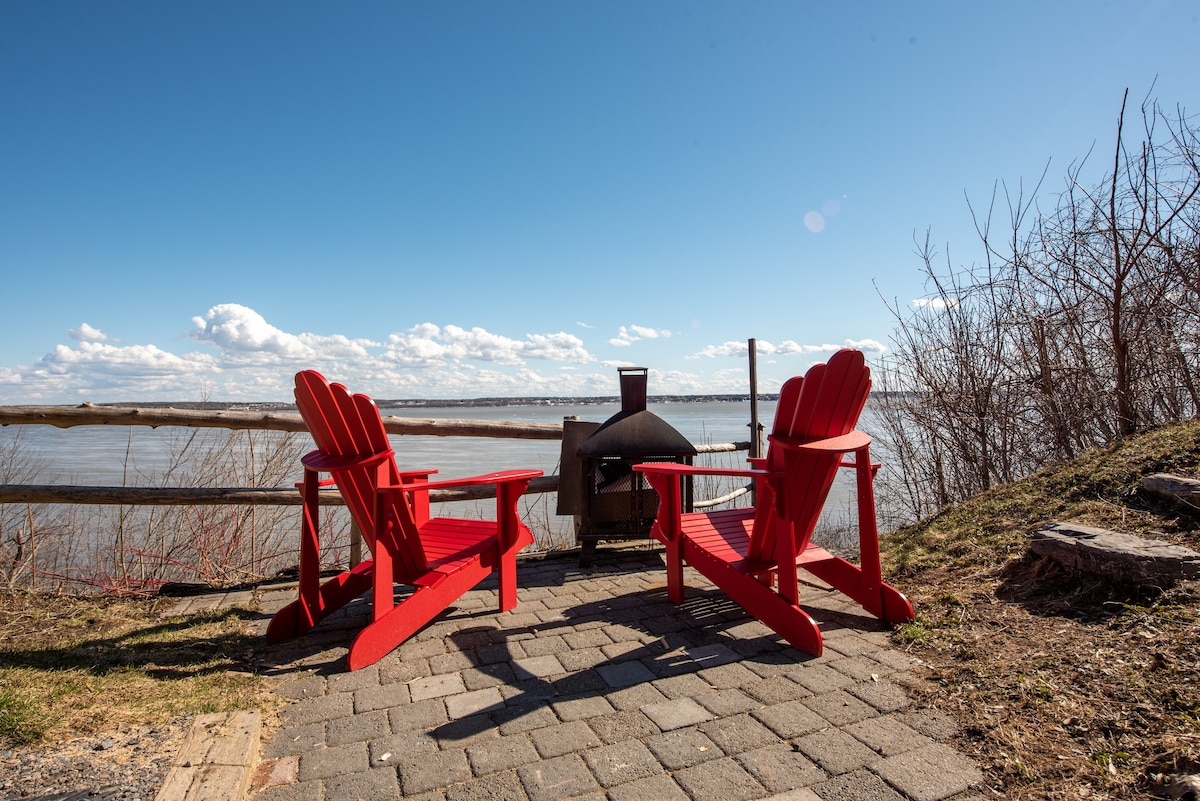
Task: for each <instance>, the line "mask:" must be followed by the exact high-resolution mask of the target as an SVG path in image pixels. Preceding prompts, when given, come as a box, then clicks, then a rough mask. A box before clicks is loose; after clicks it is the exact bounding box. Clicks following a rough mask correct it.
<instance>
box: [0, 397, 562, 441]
mask: <svg viewBox="0 0 1200 801" xmlns="http://www.w3.org/2000/svg"><path fill="white" fill-rule="evenodd" d="M38 424H40V425H50V426H55V427H57V428H71V427H73V426H95V425H107V426H150V427H152V428H158V427H159V426H182V427H188V428H226V429H231V430H235V431H245V430H259V431H295V432H301V433H307V432H308V428H307V427H306V426H305V425H304V420H303V419H302V418H301V417H300V415H299V413H297V412H240V411H208V410H203V409H170V408H168V409H140V408H127V407H116V406H92V405H91V404H84V405H83V406H0V425H2V426H7V425H38ZM383 427H384V428H385V429H387V432H388V433H389V434H409V435H413V436H432V437H495V438H498V439H562V431H563V427H562V423H511V422H505V421H492V420H432V419H423V418H414V417H397V416H395V415H387V416H385V417H384V418H383Z"/></svg>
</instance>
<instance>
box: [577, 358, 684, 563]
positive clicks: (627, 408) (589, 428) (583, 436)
mask: <svg viewBox="0 0 1200 801" xmlns="http://www.w3.org/2000/svg"><path fill="white" fill-rule="evenodd" d="M617 372H618V374H619V376H620V381H621V411H620V412H618V413H617V414H615V415H613V416H612V417H610V418H609V419H608V420H607V421H605V422H604V423H600V424H597V423H588V422H579V421H575V420H565V421H564V422H563V449H562V462H561V466H560V470H559V480H560V485H559V496H558V513H559V514H573V515H575V519H576V533H575V539H576V542H577V543H578V544H580V545H581V546H582V548H581V552H580V557H579V563H580V565H581V566H586V565H587V564H589V562H590V561H591V558H592V555H593V554H594V552H595V549H596V543H598V542H601V541H617V540H630V539H642V538H646V537H648V536H650V527H651V525H652V524H653V523H654V515H655V514H656V513H657V511H658V494H657V493H656V492H655V491H654V490H653V489H652V488H651V487H650V485H649V484H647V483H646V479H645V477H644V476H642V474H641V473H638V472H636V471H634V469H633V466H634V465H635V464H639V463H641V462H676V463H678V464H691V463H692V458H693V457H694V456H695V455H696V448H695V447H694V446H693V445H692V443H690V442H688V440H687V438H686V437H684V436H683V435H682V434H680V433H679V432H678V431H677V430H675V428H673V427H672V426H671V425H669V424H668V423H667V422H666V421H665V420H663V419H662V418H661V417H659V416H658V415H656V414H654V413H653V412H650V411H647V409H646V387H647V374H648V372H649V371H648V370H647V369H646V368H644V367H622V368H618V371H617ZM683 502H684V505H685V507H686V511H691V505H692V485H691V480H690V478H689V479H688V480H687V482H686V484H685V487H684V499H683Z"/></svg>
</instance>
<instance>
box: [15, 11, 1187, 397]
mask: <svg viewBox="0 0 1200 801" xmlns="http://www.w3.org/2000/svg"><path fill="white" fill-rule="evenodd" d="M1197 41H1200V5H1198V4H1197V3H1196V2H1194V0H1187V1H1186V2H1185V1H1184V0H1149V2H1145V3H1141V4H1137V5H1131V4H1129V3H1115V2H1063V3H1056V2H1052V3H1046V2H1036V3H1034V2H1023V1H1021V0H1015V1H1014V2H1007V3H987V4H984V3H950V2H936V3H935V2H865V1H864V2H860V3H847V4H830V3H822V4H817V3H806V2H798V1H797V2H771V1H770V0H755V2H719V3H714V2H671V1H669V0H662V1H658V0H654V1H652V2H645V1H644V0H639V1H638V2H622V1H621V0H617V1H616V2H597V3H585V2H561V1H560V0H555V1H554V2H533V1H523V0H505V1H504V2H491V1H489V2H444V3H443V2H438V3H434V2H423V3H417V2H348V3H328V2H325V3H318V2H295V1H294V0H288V1H287V2H275V1H272V0H262V1H261V2H254V3H241V2H238V3H233V2H208V1H206V2H203V3H201V2H193V3H161V2H149V1H147V2H119V1H114V2H104V3H91V2H83V1H82V0H80V1H79V2H59V1H57V0H37V2H34V1H33V0H29V1H24V0H7V1H6V2H3V3H0V275H2V286H3V298H4V304H3V316H2V317H0V403H2V404H24V403H79V402H82V401H93V402H96V403H103V402H110V401H125V400H138V399H141V400H199V399H201V398H203V397H207V398H210V399H213V400H230V401H238V400H283V399H287V398H288V397H289V396H290V382H291V375H292V374H293V373H294V372H295V371H296V370H297V369H302V368H307V367H315V368H317V369H320V370H322V371H324V372H325V373H326V374H327V375H329V376H330V377H332V378H336V379H339V380H342V381H344V382H346V383H347V384H349V385H351V386H352V387H353V388H354V389H356V390H362V391H366V392H369V393H371V394H373V395H375V396H377V397H381V398H394V397H396V398H398V397H478V396H497V395H498V396H513V395H516V396H520V395H594V394H612V393H615V392H616V383H617V382H616V377H617V374H616V369H615V366H616V365H618V364H638V365H641V366H646V367H649V368H650V369H651V385H650V391H651V393H652V394H654V393H660V392H662V393H665V392H741V391H745V388H746V385H747V384H746V381H747V379H746V376H747V367H746V362H747V360H746V355H745V344H746V340H747V339H748V338H750V337H755V338H757V340H758V341H759V343H760V346H761V349H762V352H761V353H760V355H759V375H760V386H761V387H762V389H763V391H772V390H773V389H774V388H776V387H777V386H778V384H779V383H780V382H781V381H782V380H783V379H784V378H786V377H787V376H789V375H792V374H795V373H798V372H802V371H803V370H804V369H806V368H807V366H808V365H809V364H811V363H813V362H814V361H820V360H823V359H824V358H825V357H827V356H828V354H829V353H830V351H831V349H833V348H835V347H838V346H841V345H845V344H848V343H849V344H857V345H858V346H860V347H863V348H864V349H865V350H866V351H867V352H868V355H869V356H871V357H872V358H878V357H879V356H880V355H883V354H886V352H887V347H888V345H889V337H890V335H891V333H892V331H893V329H894V327H895V325H894V320H893V318H892V316H891V314H890V313H889V311H888V309H887V307H886V306H885V304H884V300H883V299H882V298H881V295H882V297H883V298H887V299H888V300H889V301H891V300H894V301H896V302H897V303H898V304H899V305H900V306H901V307H903V308H910V307H911V305H912V302H913V301H914V300H916V299H918V298H920V297H922V296H923V295H924V294H925V291H926V288H925V287H924V286H923V285H922V283H921V275H920V272H919V267H920V263H919V261H918V259H917V258H916V256H915V255H914V254H913V247H914V246H913V238H914V234H916V235H918V236H921V237H923V236H924V232H925V230H926V229H931V235H932V238H933V241H935V242H936V243H938V244H939V250H940V251H942V252H943V253H945V252H946V247H947V246H948V247H949V256H950V260H951V262H952V263H954V264H956V265H962V264H970V263H971V262H972V261H975V260H977V259H978V258H979V255H980V248H979V245H978V243H977V240H976V238H975V235H974V232H973V227H972V223H971V218H970V213H969V209H968V207H967V200H966V199H967V198H968V197H969V198H970V199H971V200H972V202H974V203H975V204H976V205H977V206H986V204H987V200H988V198H989V197H990V195H991V192H992V189H993V187H994V185H995V184H996V182H997V181H1004V182H1007V184H1008V185H1009V186H1010V187H1011V186H1015V185H1017V184H1018V183H1019V182H1020V181H1022V180H1024V181H1025V182H1026V184H1027V185H1028V184H1031V183H1033V182H1034V181H1036V179H1037V177H1038V176H1039V175H1040V174H1041V172H1042V170H1043V168H1044V167H1045V166H1046V163H1047V161H1049V162H1050V168H1049V176H1048V179H1047V183H1046V190H1045V192H1044V194H1045V196H1046V197H1047V198H1048V200H1052V195H1053V194H1054V193H1055V192H1057V191H1058V190H1059V189H1060V188H1061V187H1062V181H1063V178H1064V177H1065V175H1066V170H1067V166H1068V165H1069V164H1070V163H1071V161H1073V160H1076V159H1078V158H1080V157H1082V156H1083V155H1084V154H1086V153H1087V152H1088V150H1089V149H1090V148H1092V146H1093V145H1095V147H1096V154H1095V155H1094V156H1093V157H1092V160H1091V161H1090V162H1089V165H1090V168H1091V169H1093V170H1094V172H1095V174H1097V175H1098V174H1099V173H1100V172H1101V171H1102V170H1103V169H1104V168H1105V166H1106V165H1107V164H1108V162H1109V159H1110V154H1111V147H1112V142H1113V137H1114V134H1115V123H1116V118H1117V113H1118V111H1119V108H1120V102H1121V96H1122V93H1123V92H1124V90H1125V89H1126V88H1127V87H1128V88H1129V90H1130V97H1131V103H1133V104H1135V105H1136V104H1137V103H1139V102H1140V101H1141V100H1142V98H1143V97H1145V96H1146V94H1147V93H1148V92H1151V87H1152V86H1153V96H1154V97H1156V98H1158V99H1159V100H1160V101H1161V102H1162V103H1164V104H1165V105H1167V106H1168V107H1174V106H1176V105H1181V106H1183V107H1185V108H1187V109H1191V110H1195V109H1196V108H1197V107H1198V106H1200V103H1197V97H1196V94H1197V92H1198V91H1200V82H1197V80H1196V76H1197V75H1198V74H1200V55H1197V52H1198V51H1200V48H1197V47H1196V42H1197Z"/></svg>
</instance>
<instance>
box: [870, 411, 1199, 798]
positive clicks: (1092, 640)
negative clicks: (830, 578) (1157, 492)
mask: <svg viewBox="0 0 1200 801" xmlns="http://www.w3.org/2000/svg"><path fill="white" fill-rule="evenodd" d="M1155 472H1174V473H1177V474H1181V475H1191V476H1196V475H1200V424H1197V423H1189V424H1185V425H1181V426H1175V427H1171V428H1167V429H1163V430H1160V431H1156V432H1152V433H1150V434H1147V435H1145V436H1142V437H1139V438H1137V439H1134V440H1131V441H1129V442H1126V443H1123V444H1121V445H1118V446H1114V447H1112V448H1110V449H1108V450H1105V451H1103V452H1098V453H1091V454H1088V455H1086V456H1085V457H1083V458H1081V459H1079V460H1077V461H1076V462H1075V463H1073V464H1071V465H1067V466H1064V467H1061V468H1058V469H1053V470H1047V471H1044V472H1042V473H1040V474H1038V475H1036V476H1033V477H1031V478H1029V479H1027V480H1025V481H1021V482H1018V483H1016V484H1012V485H1008V486H1004V487H997V488H994V489H993V490H991V491H989V492H987V493H985V494H984V495H982V496H980V497H979V498H977V499H975V500H973V501H971V502H969V503H966V504H963V505H961V506H958V507H955V508H952V509H946V510H944V511H943V512H942V513H940V514H939V515H937V516H935V517H934V518H932V519H930V520H927V521H924V522H923V523H921V524H919V525H916V526H912V527H909V528H907V529H904V530H901V531H898V532H895V533H893V534H892V535H890V537H889V541H888V542H887V543H886V544H885V550H886V554H887V558H888V559H889V560H890V561H889V565H888V568H889V571H890V572H891V573H892V575H893V576H895V581H896V583H898V584H899V585H900V586H901V587H903V588H904V589H905V591H906V592H907V593H908V594H909V596H910V597H911V598H912V599H913V601H914V604H915V606H916V607H917V609H918V618H917V621H916V623H914V624H911V625H908V626H904V627H902V628H901V629H900V630H899V631H898V632H897V634H896V640H897V641H898V642H899V643H900V644H901V645H902V646H903V647H905V648H907V649H908V650H909V651H910V652H911V653H913V654H914V655H916V656H919V657H920V658H921V659H922V660H923V661H924V662H925V663H926V664H927V668H928V677H929V678H930V679H931V682H930V684H929V685H928V686H929V692H930V699H929V700H930V702H931V703H934V704H936V705H937V706H939V707H942V708H944V709H946V710H947V711H949V712H951V713H953V714H955V715H957V717H958V719H959V721H960V723H961V725H962V727H963V731H964V734H965V737H964V739H963V741H962V742H961V745H962V747H963V748H964V749H965V750H968V751H971V752H973V755H974V756H975V757H976V758H977V759H978V761H979V763H980V764H981V766H982V767H983V768H984V769H985V771H986V773H987V776H988V782H989V784H990V785H991V787H992V788H993V789H994V790H996V791H997V792H999V793H1002V794H1004V795H1005V796H1007V797H1010V798H1054V799H1058V798H1064V799H1065V798H1114V799H1117V798H1119V799H1132V798H1145V797H1146V796H1147V794H1153V793H1159V792H1161V791H1162V789H1163V777H1164V776H1166V775H1170V774H1172V773H1179V772H1195V771H1196V770H1198V769H1200V681H1198V678H1197V677H1198V675H1200V588H1198V587H1197V584H1196V582H1188V583H1184V584H1180V585H1176V586H1164V587H1144V586H1142V587H1139V586H1132V585H1120V584H1114V583H1112V582H1110V581H1104V580H1100V579H1097V578H1096V577H1089V576H1085V575H1080V574H1069V573H1067V572H1065V571H1064V570H1062V569H1061V568H1059V567H1058V566H1057V565H1055V564H1053V563H1050V562H1047V561H1046V560H1043V559H1040V558H1036V557H1034V556H1032V555H1030V554H1029V553H1028V541H1029V537H1030V535H1031V534H1032V532H1033V531H1035V530H1036V529H1037V528H1039V527H1040V526H1041V525H1042V524H1044V523H1046V522H1050V521H1052V520H1060V521H1075V522H1081V523H1088V524H1091V525H1098V526H1103V527H1106V528H1111V529H1114V530H1119V531H1125V532H1129V533H1133V534H1139V535H1143V536H1147V537H1152V538H1155V539H1165V540H1169V541H1171V542H1175V543H1178V544H1181V545H1186V546H1189V547H1192V548H1194V549H1196V548H1200V533H1198V532H1197V528H1196V526H1197V520H1196V518H1193V517H1192V516H1190V515H1189V514H1185V513H1182V512H1180V511H1179V510H1177V509H1168V508H1165V507H1164V506H1162V505H1161V504H1158V503H1156V502H1155V501H1153V500H1151V499H1149V498H1147V497H1145V496H1143V495H1142V494H1141V493H1140V492H1139V490H1138V488H1139V486H1140V484H1141V482H1142V479H1143V478H1144V477H1145V476H1146V475H1149V474H1150V473H1155Z"/></svg>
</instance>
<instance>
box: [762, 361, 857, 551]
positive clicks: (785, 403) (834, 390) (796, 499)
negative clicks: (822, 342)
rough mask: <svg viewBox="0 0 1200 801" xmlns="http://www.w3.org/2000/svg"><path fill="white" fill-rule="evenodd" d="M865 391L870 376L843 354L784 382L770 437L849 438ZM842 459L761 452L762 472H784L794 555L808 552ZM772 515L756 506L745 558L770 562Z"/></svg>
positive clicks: (772, 448) (774, 529)
mask: <svg viewBox="0 0 1200 801" xmlns="http://www.w3.org/2000/svg"><path fill="white" fill-rule="evenodd" d="M870 390H871V370H870V368H869V367H867V365H866V359H865V357H864V356H863V354H862V352H861V351H857V350H850V349H844V350H840V351H838V352H837V353H835V354H833V356H831V357H830V359H829V361H828V362H826V363H825V364H815V365H813V366H812V367H811V368H809V370H808V372H807V373H805V374H804V376H803V377H800V376H797V377H795V378H791V379H789V380H788V381H787V382H786V383H785V384H784V385H783V388H782V389H780V391H779V402H778V403H777V404H776V407H775V422H774V424H773V426H772V428H771V434H773V435H775V436H785V437H796V438H799V439H823V438H826V437H838V436H841V435H842V434H849V433H850V432H851V431H853V430H854V427H855V426H856V425H857V424H858V418H859V415H860V414H862V410H863V406H865V405H866V402H867V395H868V393H869V392H870ZM841 460H842V454H805V455H804V456H802V457H797V456H796V455H795V454H786V452H785V451H784V449H783V448H780V447H778V446H775V445H772V446H769V447H768V449H767V467H768V469H771V470H786V471H787V475H786V477H785V479H784V488H785V490H784V491H785V492H786V493H787V496H788V497H787V498H786V499H785V500H784V504H783V506H784V507H785V508H786V509H787V510H788V517H789V518H790V520H789V521H788V522H790V523H792V524H793V526H794V528H793V529H792V530H793V534H794V536H795V538H796V552H797V553H800V552H802V551H803V550H804V548H806V547H807V546H808V542H809V540H810V539H811V537H812V532H813V529H814V528H816V525H817V520H818V518H819V517H820V515H821V509H822V507H823V506H824V505H825V499H826V497H827V496H828V495H829V489H830V487H831V486H833V480H834V477H835V476H836V475H837V470H838V464H839V463H840V462H841ZM774 507H775V508H774V509H772V508H768V507H766V506H765V505H764V504H762V503H761V502H760V510H759V512H758V514H756V515H755V525H754V531H753V533H752V536H751V541H750V557H751V558H752V559H761V560H764V561H770V560H772V559H773V558H774V554H775V536H776V533H777V531H779V530H780V528H779V527H778V526H776V525H774V521H773V518H774V515H773V514H772V512H774V511H777V510H778V507H779V505H778V504H774Z"/></svg>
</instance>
